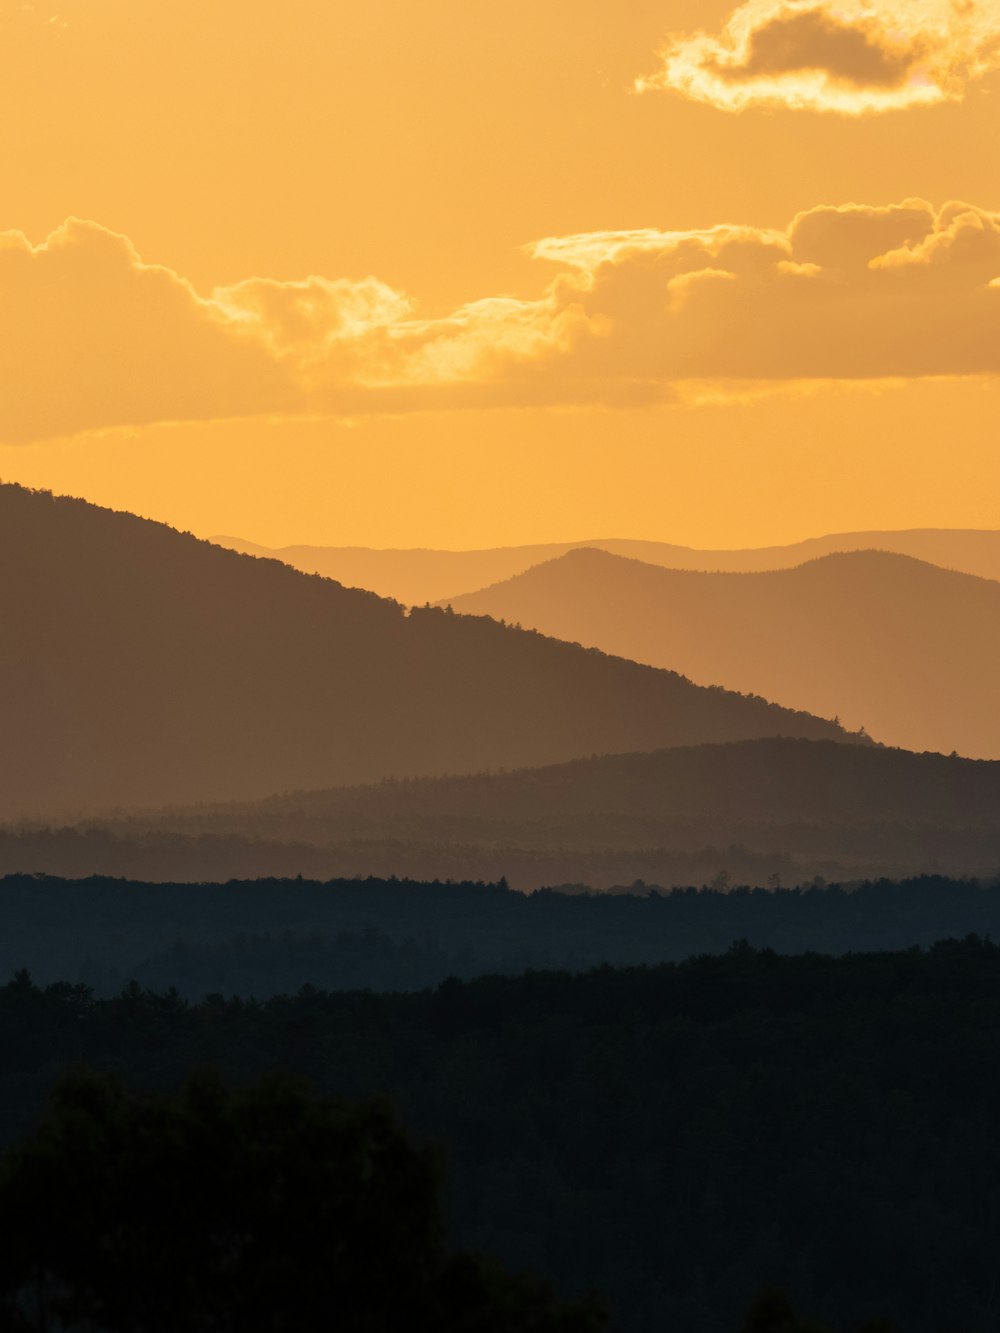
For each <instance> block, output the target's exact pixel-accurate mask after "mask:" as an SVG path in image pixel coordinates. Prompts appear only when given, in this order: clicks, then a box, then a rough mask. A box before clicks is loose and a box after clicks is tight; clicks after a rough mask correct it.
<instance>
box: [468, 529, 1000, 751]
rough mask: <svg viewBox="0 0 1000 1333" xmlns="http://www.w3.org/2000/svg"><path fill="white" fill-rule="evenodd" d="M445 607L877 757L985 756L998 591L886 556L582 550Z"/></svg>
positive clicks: (991, 716)
mask: <svg viewBox="0 0 1000 1333" xmlns="http://www.w3.org/2000/svg"><path fill="white" fill-rule="evenodd" d="M449 604H450V605H451V606H452V607H453V609H454V610H455V611H457V612H460V613H463V614H465V613H469V614H476V615H482V614H487V615H492V616H494V617H495V618H497V619H500V620H503V621H505V622H509V623H513V624H520V625H524V626H529V627H532V628H535V629H538V630H540V631H542V632H543V633H546V634H552V635H554V636H556V637H558V638H562V639H565V640H567V641H570V642H577V643H581V644H586V645H588V646H594V647H599V648H601V649H602V650H603V651H605V652H615V653H621V654H623V655H625V656H628V657H630V658H632V659H633V660H635V661H640V662H646V663H649V664H651V665H656V664H659V663H662V662H663V661H664V660H665V658H666V657H667V656H669V658H670V660H671V662H672V663H674V664H675V666H677V667H679V669H680V670H682V671H683V673H684V674H685V675H687V676H689V677H690V678H691V679H693V680H697V681H699V682H700V683H702V684H709V683H711V684H717V685H723V686H725V687H726V688H729V689H736V690H741V691H746V692H749V693H753V694H758V693H759V694H762V695H764V696H765V697H770V698H775V697H777V698H781V699H783V700H785V701H787V702H788V703H791V704H794V705H795V706H796V707H799V708H809V709H810V710H811V711H814V712H819V713H822V714H824V715H826V716H836V717H839V718H841V719H843V720H844V721H845V722H846V723H847V725H849V726H850V727H852V728H857V727H859V726H861V725H864V726H865V727H866V728H867V729H868V730H869V731H871V732H872V734H874V735H876V736H878V738H879V740H880V741H883V742H884V743H886V744H888V745H896V746H902V747H904V748H907V749H911V750H918V751H920V750H937V751H943V752H945V753H948V752H950V751H951V750H958V751H959V752H960V753H963V754H966V755H969V756H972V757H979V758H998V757H1000V716H998V710H997V708H996V703H995V695H996V689H995V665H994V664H995V662H996V660H997V658H998V656H1000V583H997V582H994V581H993V580H990V579H985V578H981V577H979V576H976V575H971V574H965V573H961V572H959V571H955V570H946V569H943V568H941V567H940V566H936V565H931V564H929V563H927V562H925V561H921V560H918V559H916V558H915V557H912V556H908V555H905V554H903V553H900V552H887V551H879V550H871V551H852V552H836V553H832V554H830V555H826V556H821V557H817V558H816V559H814V560H810V561H806V562H805V563H804V564H801V565H797V566H794V567H790V568H788V569H783V570H771V571H767V572H757V571H746V572H739V573H734V572H730V571H712V572H708V573H706V572H702V571H694V570H670V569H665V568H662V567H660V566H657V565H650V564H647V563H645V562H642V561H638V560H635V559H631V558H627V557H624V556H619V555H614V554H612V553H609V552H605V551H603V550H601V549H599V548H581V549H578V550H575V551H573V552H570V553H567V554H566V555H564V556H561V557H559V559H557V560H553V561H549V562H546V563H544V564H541V565H535V566H533V567H532V568H531V569H528V570H526V571H524V572H523V573H521V574H517V575H515V576H514V577H513V578H511V579H509V580H506V581H505V582H502V583H498V584H494V585H491V586H490V587H487V588H483V589H482V590H480V591H479V592H477V593H473V594H469V595H467V596H464V597H458V598H453V599H450V601H449Z"/></svg>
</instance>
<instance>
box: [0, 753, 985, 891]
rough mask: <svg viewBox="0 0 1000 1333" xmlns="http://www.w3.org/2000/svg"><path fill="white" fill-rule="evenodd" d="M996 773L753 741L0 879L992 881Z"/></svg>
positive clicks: (164, 843)
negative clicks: (934, 877)
mask: <svg viewBox="0 0 1000 1333" xmlns="http://www.w3.org/2000/svg"><path fill="white" fill-rule="evenodd" d="M998 864H1000V763H991V762H987V761H982V760H969V759H960V758H957V757H954V758H953V757H950V756H944V755H936V754H922V755H917V754H911V753H909V752H908V751H905V750H894V749H888V748H884V747H880V746H856V745H841V744H837V743H835V742H832V741H809V740H793V739H781V738H766V739H762V740H755V741H740V742H733V743H728V744H722V745H703V746H695V747H685V746H681V747H674V748H669V749H661V750H656V751H652V752H648V753H633V754H623V755H608V756H600V757H597V758H591V759H578V760H575V761H572V762H569V763H565V764H558V765H552V766H547V767H542V768H535V769H522V770H517V771H514V772H509V773H480V774H473V775H468V776H461V777H440V778H427V779H418V780H414V781H393V782H384V781H383V782H380V783H376V784H373V785H366V786H359V787H351V788H339V789H334V790H324V791H313V792H292V793H288V794H285V795H281V796H275V797H272V798H269V799H267V800H264V801H259V802H257V801H253V802H238V803H226V804H224V805H217V806H201V807H194V808H189V809H169V810H160V811H151V812H148V813H141V814H133V815H130V816H123V817H120V818H117V819H105V820H100V821H94V820H90V821H87V822H86V824H85V825H84V826H82V827H78V828H74V827H70V828H64V829H20V830H10V829H8V830H0V873H9V872H15V871H18V872H23V871H34V870H39V869H41V870H46V871H48V872H50V873H59V874H67V875H76V876H84V875H90V874H95V873H98V874H109V875H127V876H131V877H133V878H142V879H159V880H168V881H169V880H185V879H187V880H206V879H228V878H240V877H261V876H264V877H266V876H276V875H277V876H292V875H295V874H298V873H305V874H306V875H308V876H310V877H314V878H317V879H328V878H331V877H333V876H338V875H339V876H356V875H366V874H374V875H380V876H388V875H393V874H400V875H404V876H413V877H418V878H423V879H448V878H450V879H455V880H461V879H465V880H493V881H495V880H497V879H499V878H500V877H501V876H506V877H507V878H508V879H509V881H510V882H511V884H512V885H513V886H514V887H516V888H521V889H534V888H537V887H539V886H540V885H543V884H559V883H578V884H588V885H590V886H591V887H594V888H608V887H610V886H612V885H622V884H625V885H628V884H630V883H632V881H633V880H636V879H641V880H644V881H646V882H647V883H654V884H660V885H665V886H669V885H671V884H683V885H687V884H701V883H707V882H710V881H712V880H713V879H715V878H716V877H717V876H718V874H719V873H720V872H724V873H725V874H726V875H727V876H728V877H729V878H730V880H731V882H732V883H757V884H761V885H764V884H766V883H768V881H769V880H771V879H772V877H773V876H774V875H778V876H779V877H780V878H781V880H782V882H783V883H785V884H794V883H797V882H805V881H808V880H810V879H812V878H814V877H815V876H817V875H822V876H823V877H825V878H827V879H830V880H834V879H845V878H851V877H858V876H867V877H877V876H882V875H888V876H897V877H899V876H905V875H911V874H919V873H923V872H926V871H928V870H932V869H940V868H941V867H944V868H946V869H947V870H948V871H949V872H950V873H953V874H989V875H992V874H994V873H995V869H996V866H997V865H998Z"/></svg>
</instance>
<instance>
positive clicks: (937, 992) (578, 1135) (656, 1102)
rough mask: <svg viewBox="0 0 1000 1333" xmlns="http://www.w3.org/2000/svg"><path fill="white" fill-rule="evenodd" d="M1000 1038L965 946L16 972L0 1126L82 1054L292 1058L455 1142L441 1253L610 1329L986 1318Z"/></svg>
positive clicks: (986, 985) (983, 1321)
mask: <svg viewBox="0 0 1000 1333" xmlns="http://www.w3.org/2000/svg"><path fill="white" fill-rule="evenodd" d="M998 1027H1000V949H998V948H997V947H996V946H992V945H989V944H984V943H982V942H981V941H977V940H969V941H966V942H964V943H961V944H956V943H947V944H941V945H938V946H936V947H935V948H933V949H931V950H930V951H929V952H926V953H924V952H921V951H919V950H910V951H907V952H903V953H886V954H868V955H865V954H855V955H852V956H848V957H845V958H839V959H831V958H824V957H822V956H819V955H815V954H814V955H807V956H801V957H780V956H776V955H774V954H768V953H755V952H753V951H752V950H750V949H748V948H746V947H742V948H738V949H736V950H733V951H732V952H730V953H727V954H725V955H723V956H721V957H717V958H699V959H694V960H691V961H689V962H687V963H684V964H681V965H677V966H664V967H660V968H655V969H650V970H634V971H615V970H613V969H610V968H605V969H601V970H598V971H594V972H591V973H588V974H586V975H583V976H576V977H572V976H569V975H567V974H558V973H535V974H532V975H529V976H524V977H519V978H499V977H492V978H484V979H481V980H479V981H476V982H472V983H462V982H460V981H457V980H454V979H453V980H451V981H448V982H445V983H444V984H443V985H441V986H440V987H439V988H437V989H436V990H433V991H431V990H428V991H425V992H423V993H420V994H416V995H400V996H387V995H376V994H372V993H357V992H354V993H340V994H324V993H322V992H316V991H311V992H310V991H306V992H303V993H302V994H300V995H299V996H297V997H295V998H285V999H274V1000H271V1001H269V1002H267V1003H265V1004H262V1005H261V1004H248V1003H247V1002H245V1001H229V1002H227V1001H226V1000H225V999H223V998H222V997H221V996H215V997H211V998H209V999H208V1000H207V1001H205V1002H204V1003H202V1004H199V1005H197V1006H195V1007H189V1006H186V1005H185V1004H184V1003H183V1002H182V1001H181V1000H180V999H179V998H178V997H177V996H176V995H169V994H145V993H143V992H142V991H141V990H139V989H138V988H132V989H130V990H128V991H126V992H125V993H123V994H122V995H121V996H120V997H119V998H117V999H113V1000H106V1001H95V1000H94V999H93V997H91V996H90V995H88V994H87V993H86V992H85V991H82V990H76V989H74V988H73V987H70V986H66V985H60V986H57V987H54V988H52V989H50V990H46V991H40V990H38V989H36V988H34V987H33V986H32V985H31V983H30V981H29V980H28V979H27V978H25V977H21V978H19V979H17V980H15V981H14V982H13V983H12V984H10V985H8V986H6V987H3V988H2V989H0V1139H2V1140H3V1141H5V1142H7V1143H9V1142H10V1141H11V1139H12V1137H13V1136H14V1135H15V1134H16V1133H18V1132H19V1131H20V1130H21V1129H23V1128H24V1127H25V1126H26V1125H27V1124H28V1123H30V1122H31V1121H33V1120H34V1119H35V1118H36V1117H37V1115H38V1113H39V1111H40V1109H41V1106H42V1103H43V1099H44V1097H45V1094H46V1091H47V1089H48V1087H49V1086H50V1084H51V1082H52V1080H53V1079H54V1078H56V1077H58V1075H59V1074H60V1073H61V1072H62V1071H63V1070H65V1069H66V1068H68V1067H73V1066H77V1065H78V1064H79V1063H80V1062H81V1061H85V1062H88V1063H90V1064H92V1065H96V1066H97V1067H99V1068H104V1069H107V1068H112V1069H114V1070H115V1071H116V1072H118V1073H119V1074H120V1075H121V1076H123V1077H124V1078H126V1079H127V1080H128V1081H129V1083H130V1084H131V1085H133V1086H135V1087H138V1088H144V1089H153V1088H168V1087H175V1086H176V1085H177V1084H178V1083H179V1082H180V1080H181V1079H182V1078H183V1077H184V1076H185V1075H186V1074H187V1073H188V1071H189V1070H190V1069H191V1068H192V1067H193V1066H197V1067H200V1066H203V1065H204V1064H205V1063H206V1062H211V1063H214V1064H216V1065H218V1066H220V1068H221V1069H222V1071H223V1072H224V1074H225V1075H226V1076H227V1078H228V1079H230V1080H232V1081H233V1082H235V1083H237V1084H238V1085H240V1086H245V1085H246V1084H248V1083H249V1082H250V1081H252V1080H253V1079H254V1078H255V1077H257V1076H258V1075H259V1074H260V1073H261V1072H263V1071H265V1070H267V1071H271V1070H276V1069H278V1070H288V1071H291V1072H294V1073H296V1074H300V1075H305V1076H306V1077H308V1078H309V1079H311V1080H312V1082H313V1083H314V1084H315V1085H316V1087H317V1088H318V1089H320V1090H321V1091H323V1092H326V1093H331V1094H334V1095H337V1096H342V1097H347V1098H350V1099H352V1100H353V1099H358V1098H364V1097H368V1096H370V1095H371V1094H373V1093H376V1092H377V1093H388V1094H389V1095H390V1096H391V1097H392V1098H393V1099H394V1100H395V1101H396V1102H397V1103H398V1105H399V1108H400V1111H401V1113H402V1115H403V1117H404V1119H405V1121H406V1122H407V1123H408V1124H409V1125H410V1126H411V1127H412V1129H413V1131H414V1132H415V1133H416V1134H418V1135H420V1136H421V1137H430V1138H432V1139H433V1140H434V1141H435V1142H437V1143H439V1144H441V1146H442V1148H443V1150H444V1152H445V1154H446V1159H447V1162H448V1177H447V1179H448V1195H447V1206H448V1213H449V1221H450V1224H451V1226H450V1230H451V1235H452V1237H453V1239H454V1242H455V1243H456V1244H457V1245H459V1246H462V1247H463V1248H468V1249H472V1250H476V1251H481V1252H484V1253H488V1254H494V1255H496V1256H498V1257H499V1258H500V1259H501V1260H503V1261H504V1262H505V1263H506V1264H508V1265H509V1266H510V1267H512V1268H514V1269H515V1270H520V1269H528V1270H536V1271H538V1270H541V1271H543V1272H545V1273H547V1274H548V1275H550V1276H551V1277H552V1278H553V1279H554V1280H555V1281H556V1283H557V1284H558V1287H559V1289H560V1290H561V1291H562V1292H564V1293H565V1294H566V1295H568V1296H572V1295H574V1294H576V1293H578V1292H581V1291H583V1290H586V1289H588V1288H591V1287H597V1288H598V1289H599V1290H601V1291H603V1292H604V1293H605V1294H606V1296H607V1297H608V1298H609V1300H610V1302H611V1304H612V1308H613V1309H614V1310H615V1311H616V1314H617V1326H618V1327H619V1328H620V1329H622V1330H623V1333H663V1330H665V1329H677V1330H685V1331H686V1330H698V1333H733V1330H734V1329H738V1328H740V1327H741V1326H743V1324H742V1314H743V1311H744V1309H745V1307H746V1305H747V1303H748V1301H749V1299H750V1298H751V1297H752V1296H753V1295H754V1293H755V1292H757V1291H758V1290H759V1289H760V1288H761V1287H762V1286H764V1285H766V1284H771V1283H773V1284H777V1285H780V1286H783V1287H785V1288H787V1289H788V1291H789V1292H790V1293H791V1294H792V1296H793V1298H794V1299H795V1302H796V1304H797V1305H798V1306H799V1307H800V1308H802V1309H804V1310H806V1311H809V1312H811V1313H812V1312H815V1313H816V1314H817V1315H822V1316H823V1317H824V1318H825V1319H827V1320H829V1321H830V1322H831V1323H833V1324H835V1325H836V1326H837V1327H842V1328H857V1327H858V1326H859V1325H860V1324H861V1322H862V1321H863V1320H864V1319H866V1318H869V1317H871V1316H872V1315H873V1314H878V1315H883V1316H886V1317H889V1318H891V1319H892V1320H893V1323H894V1325H895V1326H896V1327H897V1328H899V1329H901V1330H905V1331H906V1333H942V1330H949V1329H956V1330H958V1329H961V1330H978V1329H983V1330H985V1329H990V1328H992V1327H994V1325H995V1310H996V1304H995V1303H996V1279H995V1274H996V1255H997V1252H998V1249H1000V1214H998V1210H997V1208H996V1181H997V1179H998V1175H1000V1120H998V1117H997V1106H998V1104H1000V1062H998V1061H997V1059H996V1040H997V1031H998ZM57 1203H58V1200H56V1204H55V1205H54V1206H57ZM762 1327H763V1326H762Z"/></svg>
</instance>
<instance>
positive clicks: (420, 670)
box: [0, 485, 844, 818]
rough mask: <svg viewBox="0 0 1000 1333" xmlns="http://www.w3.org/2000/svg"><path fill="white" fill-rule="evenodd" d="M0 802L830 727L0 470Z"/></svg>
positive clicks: (301, 778) (115, 801) (182, 794)
mask: <svg viewBox="0 0 1000 1333" xmlns="http://www.w3.org/2000/svg"><path fill="white" fill-rule="evenodd" d="M0 624H2V626H3V634H2V637H0V747H2V751H3V755H4V764H3V767H2V771H0V816H2V817H4V818H11V817H15V816H22V815H29V814H51V813H54V812H57V811H68V810H75V811H79V812H85V811H94V810H99V809H102V808H108V807H109V806H130V807H136V806H139V805H152V804H157V805H158V804H162V803H167V802H190V801H193V800H209V799H211V800H219V799H225V798H235V797H252V796H262V795H264V794H266V793H268V792H273V791H275V790H282V789H285V788H288V787H293V786H297V787H320V786H328V785H332V784H337V783H348V782H362V781H369V780H373V779H378V778H380V777H383V776H386V775H388V774H396V775H407V774H420V773H442V772H449V771H450V772H462V771H470V770H475V769H479V768H483V767H488V766H497V765H506V766H514V765H524V764H544V763H550V762H554V761H557V760H560V759H566V758H570V757H573V756H576V755H582V754H591V753H608V752H613V751H620V750H627V749H635V748H640V749H652V748H654V747H656V746H661V745H665V744H691V743H697V742H702V741H713V740H728V739H738V738H750V737H755V736H762V735H774V734H787V735H798V736H809V737H824V736H825V737H843V735H844V733H843V732H842V731H841V730H840V729H839V728H838V727H837V726H835V725H834V724H832V723H829V722H825V721H822V720H820V719H817V718H813V717H807V716H805V715H798V714H796V713H793V712H791V711H789V710H786V709H782V708H779V707H776V706H774V705H771V704H768V703H765V702H764V701H763V700H759V699H746V698H742V697H740V696H738V695H735V694H730V693H726V692H724V691H720V690H705V689H700V688H698V687H696V686H694V685H692V684H691V683H690V682H688V681H686V680H684V679H683V678H682V677H680V676H678V675H676V674H674V673H670V672H664V671H659V670H654V669H651V668H649V667H644V666H640V665H636V664H635V663H631V662H625V661H620V660H617V659H614V658H610V657H607V656H604V655H603V654H600V653H595V652H587V651H584V650H583V649H581V648H578V647H573V646H572V645H568V644H563V643H559V642H557V641H555V640H550V639H546V638H543V637H541V636H539V635H536V634H533V633H528V632H519V631H515V630H511V629H507V628H504V627H502V626H499V625H497V624H495V623H494V622H493V621H491V620H489V619H487V618H481V619H468V618H466V617H461V616H455V615H449V614H447V613H446V612H443V611H440V610H435V609H431V608H428V609H426V610H422V611H419V612H415V613H413V614H411V615H409V616H408V615H407V614H406V613H405V611H404V609H403V608H402V607H401V606H400V605H398V604H397V603H394V602H390V601H385V600H383V599H381V598H379V597H377V596H375V595H374V594H373V593H369V592H361V591H358V590H352V589H347V588H343V587H341V586H340V585H338V584H336V583H333V582H331V581H329V580H326V579H321V578H316V577H310V576H307V575H304V574H301V573H299V572H297V571H295V570H293V569H291V568H289V567H288V566H287V565H284V564H281V563H279V562H277V561H261V560H252V559H248V558H247V557H246V556H242V555H239V554H237V553H235V552H232V551H227V550H223V549H222V548H220V547H218V546H213V545H211V544H210V543H208V542H204V541H199V540H197V539H196V538H194V537H192V536H190V535H186V534H182V533H179V532H176V531H174V530H173V529H171V528H168V527H166V526H164V525H162V524H158V523H152V522H149V521H148V520H145V519H141V518H137V517H135V516H134V515H130V514H124V513H114V512H111V511H109V510H104V509H99V508H97V507H96V506H94V505H90V504H87V503H85V502H84V501H82V500H74V499H68V498H57V497H53V496H51V495H49V494H48V493H45V492H32V491H29V490H26V489H23V488H21V487H18V486H9V485H8V486H2V487H0Z"/></svg>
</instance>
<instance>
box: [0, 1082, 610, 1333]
mask: <svg viewBox="0 0 1000 1333" xmlns="http://www.w3.org/2000/svg"><path fill="white" fill-rule="evenodd" d="M0 1226H2V1227H3V1232H4V1236H5V1242H4V1246H3V1248H2V1251H0V1327H2V1328H4V1329H9V1330H15V1329H20V1330H38V1331H40V1330H46V1329H51V1328H55V1327H58V1328H60V1329H84V1328H86V1329H92V1328H99V1329H100V1330H102V1333H118V1331H119V1330H121V1331H122V1333H124V1331H125V1330H128V1333H180V1330H184V1333H201V1331H202V1330H204V1331H205V1333H208V1331H209V1330H212V1331H213V1333H216V1331H224V1330H232V1331H233V1333H236V1331H237V1330H238V1331H239V1333H286V1331H287V1333H311V1331H312V1330H319V1329H321V1328H332V1327H336V1328H338V1329H342V1330H350V1331H353V1330H358V1333H382V1331H383V1330H385V1331H386V1333H388V1331H389V1330H401V1329H407V1330H423V1329H427V1330H432V1329H433V1330H435V1333H447V1331H452V1330H453V1331H454V1333H465V1331H466V1330H468V1331H469V1333H472V1330H475V1331H476V1333H507V1330H513V1329H517V1330H525V1331H527V1333H593V1331H596V1330H600V1329H601V1328H602V1327H603V1326H604V1322H605V1321H604V1317H603V1315H602V1313H601V1311H600V1309H599V1308H598V1306H597V1305H596V1304H594V1303H587V1304H579V1305H567V1304H562V1303H560V1302H559V1301H557V1300H556V1298H555V1297H554V1295H553V1294H552V1292H551V1290H550V1289H549V1288H548V1287H547V1286H546V1285H545V1284H544V1283H543V1282H541V1281H536V1280H534V1279H531V1278H522V1277H512V1276H510V1275H508V1274H507V1273H505V1272H504V1271H503V1270H501V1269H500V1268H499V1267H498V1266H496V1265H494V1264H491V1263H490V1262H488V1261H486V1260H483V1259H481V1258H479V1257H477V1256H473V1255H468V1254H460V1255H456V1256H452V1257H449V1256H448V1254H447V1252H446V1247H445V1237H444V1225H443V1221H442V1213H441V1208H440V1204H439V1198H438V1173H437V1169H436V1166H435V1163H434V1160H433V1158H432V1156H431V1155H430V1154H429V1153H428V1152H427V1151H424V1150H418V1149H416V1148H414V1147H413V1146H411V1144H410V1143H409V1142H408V1140H407V1138H406V1136H405V1135H404V1133H403V1132H402V1130H401V1129H400V1127H399V1125H398V1123H397V1121H396V1119H395V1116H394V1114H393V1112H392V1111H391V1109H389V1107H388V1106H387V1105H386V1104H384V1103H381V1102H372V1103H367V1104H364V1105H345V1104H343V1103H338V1102H334V1101H331V1100H327V1099H323V1098H319V1097H316V1096H313V1095H311V1094H310V1093H309V1092H308V1091H307V1090H306V1089H305V1088H304V1087H303V1086H302V1085H300V1084H298V1083H295V1082H291V1081H288V1080H284V1079H276V1078H271V1079H267V1080H264V1081H263V1082H261V1083H260V1084H258V1085H257V1086H255V1087H253V1088H251V1089H249V1090H246V1091H240V1092H233V1091H230V1090H228V1089H227V1088H226V1086H225V1085H224V1084H223V1082H222V1081H221V1079H219V1078H218V1077H217V1076H214V1075H211V1074H203V1075H200V1076H198V1077H195V1078H193V1079H192V1080H190V1081H189V1082H188V1084H187V1085H186V1086H185V1087H184V1089H183V1090H182V1091H181V1092H180V1093H179V1094H176V1095H174V1096H170V1097H157V1098H152V1097H142V1096H137V1095H133V1094H131V1093H129V1092H127V1091H126V1090H125V1088H124V1087H123V1086H122V1085H121V1083H120V1082H118V1081H117V1080H116V1079H115V1078H114V1077H111V1076H107V1075H99V1074H92V1073H79V1074H76V1075H74V1076H72V1077H71V1078H69V1079H68V1080H67V1081H65V1082H63V1083H62V1084H60V1085H59V1086H58V1087H57V1088H56V1090H55V1093H54V1095H53V1099H52V1106H51V1110H50V1112H49V1115H48V1117H47V1118H46V1119H45V1120H44V1121H43V1122H42V1124H41V1125H40V1126H39V1127H38V1128H37V1130H36V1131H35V1132H34V1133H33V1134H32V1135H31V1136H30V1137H29V1138H28V1139H27V1140H26V1141H25V1142H24V1143H23V1144H22V1145H21V1146H20V1147H19V1148H17V1149H16V1150H14V1151H12V1152H11V1153H9V1154H8V1155H7V1157H6V1158H5V1160H4V1162H3V1164H2V1168H0Z"/></svg>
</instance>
